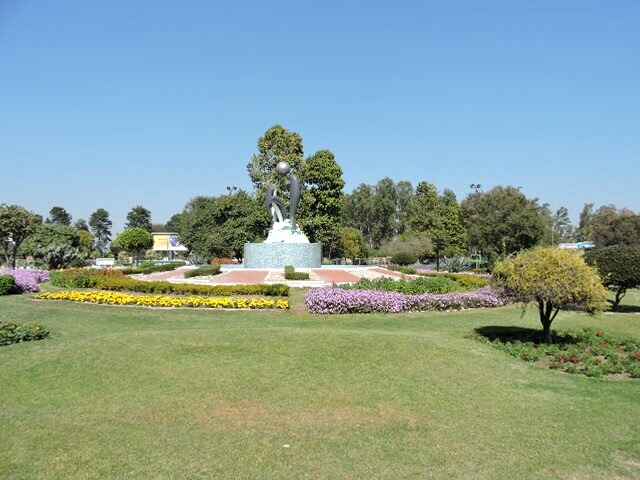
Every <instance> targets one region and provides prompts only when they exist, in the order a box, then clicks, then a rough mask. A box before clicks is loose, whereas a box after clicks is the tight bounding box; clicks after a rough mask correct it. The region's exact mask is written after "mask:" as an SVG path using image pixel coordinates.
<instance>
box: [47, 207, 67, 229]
mask: <svg viewBox="0 0 640 480" xmlns="http://www.w3.org/2000/svg"><path fill="white" fill-rule="evenodd" d="M46 222H47V223H54V224H56V225H67V226H69V225H71V215H70V214H69V212H67V211H66V210H65V209H64V208H62V207H53V208H52V209H51V210H49V217H48V218H47V220H46Z"/></svg>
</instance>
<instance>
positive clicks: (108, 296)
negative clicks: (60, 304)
mask: <svg viewBox="0 0 640 480" xmlns="http://www.w3.org/2000/svg"><path fill="white" fill-rule="evenodd" d="M36 298H38V299H40V300H67V301H71V302H82V303H101V304H107V305H139V306H142V307H169V308H179V307H189V308H246V309H252V310H253V309H266V308H278V309H283V310H286V309H287V308H289V301H288V300H280V299H277V300H276V299H266V298H237V297H196V296H189V297H174V296H170V295H131V294H128V293H116V292H103V291H93V292H80V291H77V290H71V291H60V292H44V293H41V294H39V295H38V296H37V297H36Z"/></svg>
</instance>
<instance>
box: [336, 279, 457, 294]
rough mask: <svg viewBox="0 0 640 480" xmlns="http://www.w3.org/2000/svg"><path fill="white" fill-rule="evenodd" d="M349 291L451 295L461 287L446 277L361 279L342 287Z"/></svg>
mask: <svg viewBox="0 0 640 480" xmlns="http://www.w3.org/2000/svg"><path fill="white" fill-rule="evenodd" d="M341 288H344V289H347V290H378V291H385V292H399V293H405V294H422V293H450V292H457V291H460V290H461V288H460V285H458V283H456V282H455V281H453V280H451V279H449V278H446V277H442V276H441V277H424V278H417V279H415V280H394V279H391V278H377V279H374V280H369V279H366V278H363V279H361V280H360V281H358V282H357V283H354V284H351V285H342V286H341Z"/></svg>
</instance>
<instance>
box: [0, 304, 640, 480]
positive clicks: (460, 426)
mask: <svg viewBox="0 0 640 480" xmlns="http://www.w3.org/2000/svg"><path fill="white" fill-rule="evenodd" d="M300 295H301V294H300V293H298V292H296V293H295V294H294V297H295V298H294V301H296V302H297V305H296V304H294V308H293V310H292V311H291V312H260V311H257V312H215V311H189V310H172V311H159V310H148V309H142V308H128V307H124V308H121V307H108V306H99V305H83V304H70V303H56V302H33V301H32V300H31V299H30V298H29V297H28V296H13V297H0V320H14V321H18V322H24V321H33V320H37V321H39V322H41V323H43V324H45V325H46V326H48V327H49V328H50V329H51V331H52V336H51V338H49V339H47V340H44V341H39V342H31V343H25V344H19V345H13V346H8V347H0V365H1V366H2V367H1V368H0V422H1V425H2V428H1V429H0V446H1V448H0V478H10V479H38V478H52V479H94V478H104V479H124V478H130V479H156V478H157V479H172V478H175V479H182V478H185V479H200V478H202V479H205V478H207V479H209V478H233V479H245V478H260V479H272V478H273V479H303V478H326V479H342V478H353V479H356V478H357V479H361V478H362V479H372V478H384V479H389V478H393V479H395V478H419V479H459V478H465V479H492V480H493V479H509V480H511V479H529V478H532V479H538V478H540V479H542V478H559V479H567V480H569V479H571V480H573V479H632V478H640V381H608V380H597V379H590V378H586V377H581V376H572V375H567V374H562V373H559V372H556V371H550V370H543V369H539V368H535V367H532V366H529V365H528V364H526V363H524V362H521V361H519V360H517V359H514V358H511V357H509V356H508V355H506V354H505V353H502V352H500V351H498V350H496V349H494V348H492V347H491V346H489V345H484V344H482V343H480V342H477V341H476V340H473V339H470V338H468V335H469V334H470V333H471V332H472V331H473V329H474V328H476V327H479V326H487V325H522V326H533V327H536V326H537V323H536V322H537V320H536V319H535V316H534V314H533V313H534V312H533V311H530V312H529V313H528V314H527V315H525V316H524V317H522V316H521V314H520V310H519V309H518V308H503V309H497V310H483V311H479V310H478V311H470V312H461V313H421V314H419V313H415V314H403V315H366V316H365V315H361V316H355V315H354V316H334V317H327V318H321V317H311V316H308V315H306V314H304V313H302V311H301V308H300V300H301V298H300ZM634 300H640V298H639V296H638V295H637V294H636V293H634V294H632V295H630V296H629V297H628V299H627V302H625V303H627V304H629V302H633V301H634ZM638 303H640V302H638ZM638 303H636V304H638ZM555 325H556V327H557V328H560V329H562V328H576V327H582V326H597V327H600V328H603V329H605V330H606V331H608V332H612V333H614V332H617V333H620V334H625V335H633V336H636V337H637V336H640V315H634V314H619V315H612V314H607V315H602V316H600V317H597V318H590V317H587V316H585V315H582V314H578V313H565V314H561V315H560V316H559V317H558V319H557V320H556V324H555Z"/></svg>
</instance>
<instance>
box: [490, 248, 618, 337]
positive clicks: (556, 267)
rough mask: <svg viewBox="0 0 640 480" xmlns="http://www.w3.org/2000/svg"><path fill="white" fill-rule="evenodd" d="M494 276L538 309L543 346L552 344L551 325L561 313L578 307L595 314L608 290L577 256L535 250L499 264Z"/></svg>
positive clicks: (604, 303)
mask: <svg viewBox="0 0 640 480" xmlns="http://www.w3.org/2000/svg"><path fill="white" fill-rule="evenodd" d="M493 274H494V277H495V279H496V282H497V283H498V284H499V285H500V286H501V287H503V288H505V289H506V290H507V291H509V292H511V293H513V295H515V297H516V298H517V299H519V300H521V301H522V302H524V303H535V304H536V305H537V306H538V312H539V314H540V322H541V323H542V338H543V341H544V342H546V343H551V342H552V336H551V323H552V322H553V320H554V319H555V318H556V316H557V315H558V312H559V311H560V310H563V309H569V308H576V307H578V308H582V309H584V310H586V311H587V312H589V313H596V312H599V311H602V310H604V309H605V307H606V301H607V290H606V289H605V288H604V286H603V285H602V281H601V280H600V277H599V276H598V273H597V272H596V270H595V269H594V268H592V267H590V266H589V265H587V264H586V263H585V261H584V259H583V258H582V256H580V254H578V253H576V252H572V251H569V250H560V249H558V248H554V247H545V248H535V249H533V250H528V251H525V252H523V253H520V254H519V255H518V256H516V257H514V258H509V259H507V260H503V261H502V262H499V263H498V264H497V265H496V267H495V268H494V271H493Z"/></svg>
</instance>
